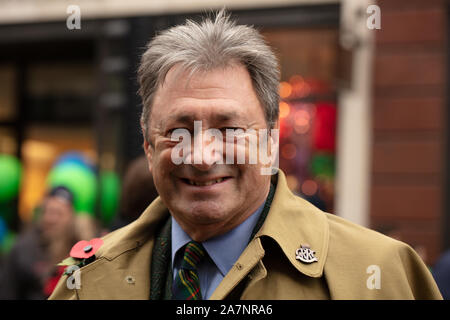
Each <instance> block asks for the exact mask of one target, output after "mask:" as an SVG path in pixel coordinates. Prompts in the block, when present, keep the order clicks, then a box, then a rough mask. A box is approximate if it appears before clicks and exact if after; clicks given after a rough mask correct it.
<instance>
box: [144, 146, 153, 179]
mask: <svg viewBox="0 0 450 320" xmlns="http://www.w3.org/2000/svg"><path fill="white" fill-rule="evenodd" d="M144 152H145V157H146V158H147V163H148V168H149V170H150V172H151V171H152V159H153V158H152V157H153V147H152V146H151V145H150V143H148V142H147V139H145V138H144Z"/></svg>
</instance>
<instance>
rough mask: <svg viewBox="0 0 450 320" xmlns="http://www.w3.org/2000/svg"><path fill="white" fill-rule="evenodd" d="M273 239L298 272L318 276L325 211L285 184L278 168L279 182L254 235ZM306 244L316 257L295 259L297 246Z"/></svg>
mask: <svg viewBox="0 0 450 320" xmlns="http://www.w3.org/2000/svg"><path fill="white" fill-rule="evenodd" d="M264 236H268V237H270V238H272V239H273V240H275V241H276V242H277V243H278V245H279V246H280V248H281V249H282V251H283V253H284V254H285V256H286V258H287V259H288V260H289V262H290V263H291V264H292V265H293V266H294V267H295V268H296V269H297V270H298V271H300V272H301V273H303V274H305V275H307V276H310V277H320V276H322V273H323V268H324V265H325V260H326V257H327V251H328V240H329V226H328V221H327V218H326V215H325V213H324V212H322V211H320V210H319V209H317V208H316V207H314V206H313V205H312V204H310V203H309V202H307V201H306V200H304V199H302V198H300V197H298V196H295V195H294V194H293V193H292V192H291V191H290V190H289V188H288V186H287V182H286V177H285V175H284V173H283V172H282V171H281V170H278V183H277V188H276V191H275V195H274V198H273V201H272V206H271V209H270V212H269V214H268V215H267V218H266V221H265V223H264V224H263V226H262V228H261V229H260V230H259V232H258V233H257V234H256V238H261V237H264ZM301 245H309V246H310V248H311V249H312V250H314V251H315V256H316V257H317V259H318V261H317V262H313V263H310V264H307V263H303V262H301V261H299V260H297V259H296V250H297V249H299V248H300V246H301Z"/></svg>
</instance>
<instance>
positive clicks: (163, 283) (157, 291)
mask: <svg viewBox="0 0 450 320" xmlns="http://www.w3.org/2000/svg"><path fill="white" fill-rule="evenodd" d="M274 194H275V186H274V185H273V184H270V191H269V194H268V196H267V199H266V202H265V203H264V208H263V210H262V212H261V215H260V216H259V219H258V221H257V223H256V225H255V227H254V228H253V231H252V234H251V236H250V239H249V242H250V241H251V240H252V239H253V238H254V237H255V235H256V233H257V232H258V231H259V229H260V228H261V227H262V225H263V224H264V221H265V220H266V217H267V214H268V213H269V210H270V206H271V204H272V200H273V196H274ZM171 230H172V219H171V217H170V216H169V218H168V219H167V221H166V222H165V223H164V225H163V226H162V228H161V229H160V231H159V233H158V234H157V236H156V240H155V246H154V247H153V253H152V262H151V269H150V270H151V275H150V300H170V299H172V281H173V273H172V257H171V253H172V250H171V248H172V245H171V238H172V234H171Z"/></svg>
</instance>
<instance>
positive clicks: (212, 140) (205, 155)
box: [189, 131, 223, 171]
mask: <svg viewBox="0 0 450 320" xmlns="http://www.w3.org/2000/svg"><path fill="white" fill-rule="evenodd" d="M222 144H223V141H219V140H218V139H217V137H215V136H213V135H211V134H208V132H207V131H206V132H203V133H202V134H200V135H197V136H195V137H194V145H193V148H192V152H191V156H192V159H190V160H192V161H190V162H189V163H191V164H192V165H193V166H194V167H195V168H197V169H198V170H202V171H207V170H210V169H211V168H212V167H213V166H214V165H216V164H217V163H219V162H220V161H221V160H222V159H223V154H222V149H223V145H222Z"/></svg>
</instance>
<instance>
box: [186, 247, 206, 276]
mask: <svg viewBox="0 0 450 320" xmlns="http://www.w3.org/2000/svg"><path fill="white" fill-rule="evenodd" d="M204 257H205V248H203V246H202V244H201V243H198V242H195V241H191V242H189V243H188V244H187V245H186V247H185V248H184V257H183V263H182V264H181V268H182V269H188V270H197V268H198V265H199V264H200V262H201V261H202V259H203V258H204Z"/></svg>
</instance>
